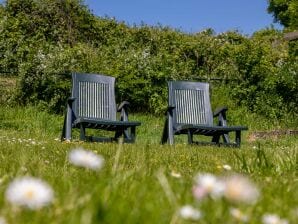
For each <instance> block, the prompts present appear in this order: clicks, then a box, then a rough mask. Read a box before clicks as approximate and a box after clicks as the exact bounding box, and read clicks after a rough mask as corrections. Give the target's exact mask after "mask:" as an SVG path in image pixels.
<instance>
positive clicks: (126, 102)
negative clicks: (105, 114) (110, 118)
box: [117, 101, 130, 112]
mask: <svg viewBox="0 0 298 224" xmlns="http://www.w3.org/2000/svg"><path fill="white" fill-rule="evenodd" d="M129 105H130V103H129V102H128V101H123V102H122V103H120V104H119V106H118V108H117V112H121V111H122V109H124V110H127V108H128V107H129Z"/></svg>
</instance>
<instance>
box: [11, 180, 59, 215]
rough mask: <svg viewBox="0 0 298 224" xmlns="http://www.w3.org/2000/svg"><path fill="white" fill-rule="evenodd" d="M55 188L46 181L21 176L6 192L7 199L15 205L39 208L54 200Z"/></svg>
mask: <svg viewBox="0 0 298 224" xmlns="http://www.w3.org/2000/svg"><path fill="white" fill-rule="evenodd" d="M53 195H54V193H53V190H52V188H51V187H50V186H49V185H48V184H47V183H45V182H44V181H42V180H40V179H37V178H33V177H21V178H16V179H15V180H14V181H12V182H11V183H10V184H9V186H8V188H7V190H6V192H5V197H6V200H7V201H9V202H10V203H11V204H13V205H18V206H24V207H28V208H30V209H39V208H41V207H43V206H46V205H48V204H49V203H51V201H52V200H53Z"/></svg>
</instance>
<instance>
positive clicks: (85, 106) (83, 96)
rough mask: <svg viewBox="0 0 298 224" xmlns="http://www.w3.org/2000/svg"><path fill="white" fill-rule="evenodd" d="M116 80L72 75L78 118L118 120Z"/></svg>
mask: <svg viewBox="0 0 298 224" xmlns="http://www.w3.org/2000/svg"><path fill="white" fill-rule="evenodd" d="M114 86H115V78H114V77H110V76H104V75H98V74H80V73H73V74H72V97H73V98H75V102H74V105H73V111H74V115H75V117H76V118H92V119H104V120H113V121H115V120H116V101H115V92H114Z"/></svg>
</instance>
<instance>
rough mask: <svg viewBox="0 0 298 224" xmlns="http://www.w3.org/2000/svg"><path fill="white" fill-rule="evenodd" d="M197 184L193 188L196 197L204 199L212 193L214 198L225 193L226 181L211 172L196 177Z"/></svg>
mask: <svg viewBox="0 0 298 224" xmlns="http://www.w3.org/2000/svg"><path fill="white" fill-rule="evenodd" d="M195 182H196V185H195V186H194V188H193V194H194V197H195V198H197V199H203V198H204V197H206V196H208V195H210V196H211V197H213V198H219V197H221V196H222V195H223V192H224V189H225V186H224V183H223V182H222V181H221V180H220V179H218V178H217V177H216V176H214V175H213V174H210V173H205V174H198V175H197V176H196V177H195Z"/></svg>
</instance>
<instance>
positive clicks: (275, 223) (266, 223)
mask: <svg viewBox="0 0 298 224" xmlns="http://www.w3.org/2000/svg"><path fill="white" fill-rule="evenodd" d="M262 223H263V224H288V223H289V222H288V220H286V219H281V218H280V217H279V216H278V215H276V214H264V215H263V217H262Z"/></svg>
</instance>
